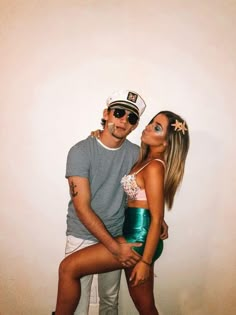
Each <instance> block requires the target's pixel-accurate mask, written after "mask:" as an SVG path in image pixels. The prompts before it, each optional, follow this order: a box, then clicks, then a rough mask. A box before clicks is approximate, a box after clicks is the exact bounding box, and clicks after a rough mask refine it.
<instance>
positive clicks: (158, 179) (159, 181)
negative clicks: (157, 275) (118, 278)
mask: <svg viewBox="0 0 236 315" xmlns="http://www.w3.org/2000/svg"><path fill="white" fill-rule="evenodd" d="M140 175H141V174H140ZM142 176H143V178H142V179H143V183H144V188H145V192H146V196H147V203H148V209H149V211H150V215H151V223H150V227H149V230H148V234H147V238H146V243H145V248H144V252H143V256H142V259H141V260H140V262H138V263H137V264H136V266H135V267H134V269H133V272H132V274H131V277H130V281H132V282H133V285H137V284H139V283H140V282H142V281H143V280H145V279H147V278H148V277H149V275H150V267H151V263H152V259H153V256H154V253H155V250H156V248H157V245H158V242H159V240H160V235H161V226H162V223H163V219H164V167H163V165H162V164H161V163H160V162H158V161H153V162H151V163H150V164H149V165H148V166H147V167H146V168H145V169H144V171H143V172H142Z"/></svg>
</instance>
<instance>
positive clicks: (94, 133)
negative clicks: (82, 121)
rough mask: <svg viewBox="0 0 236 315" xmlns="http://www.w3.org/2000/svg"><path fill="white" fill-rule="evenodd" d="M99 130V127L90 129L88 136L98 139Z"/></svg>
mask: <svg viewBox="0 0 236 315" xmlns="http://www.w3.org/2000/svg"><path fill="white" fill-rule="evenodd" d="M101 132H102V131H101V130H100V129H97V130H95V131H91V133H90V136H91V137H95V138H97V139H99V138H100V134H101Z"/></svg>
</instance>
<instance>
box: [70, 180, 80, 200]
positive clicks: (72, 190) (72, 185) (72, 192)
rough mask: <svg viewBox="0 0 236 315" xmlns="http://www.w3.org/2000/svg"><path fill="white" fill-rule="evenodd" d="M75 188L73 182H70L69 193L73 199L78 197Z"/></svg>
mask: <svg viewBox="0 0 236 315" xmlns="http://www.w3.org/2000/svg"><path fill="white" fill-rule="evenodd" d="M75 187H77V186H76V185H75V184H74V183H73V181H71V183H70V193H71V196H72V197H73V198H74V197H76V196H77V195H78V191H75Z"/></svg>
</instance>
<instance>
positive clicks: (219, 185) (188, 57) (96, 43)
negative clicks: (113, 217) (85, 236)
mask: <svg viewBox="0 0 236 315" xmlns="http://www.w3.org/2000/svg"><path fill="white" fill-rule="evenodd" d="M235 21H236V1H235V0H232V1H230V0H224V1H223V0H221V1H220V0H215V1H213V0H205V1H203V0H198V1H193V0H188V1H187V0H185V1H184V0H166V1H160V0H156V1H154V0H146V1H137V0H136V1H134V0H126V1H123V0H119V1H117V0H110V1H105V0H99V1H94V0H90V1H82V0H81V1H79V0H78V1H76V0H57V1H56V0H55V1H53V0H47V1H36V0H31V1H29V0H22V1H16V0H12V1H4V0H1V1H0V55H1V58H0V73H1V74H0V108H1V116H0V131H1V133H0V140H1V154H0V172H1V173H0V176H1V190H0V200H1V232H0V241H1V259H0V314H1V315H32V314H34V315H46V314H51V311H52V310H53V309H54V306H55V299H56V290H57V267H58V264H59V262H60V260H61V259H62V258H63V256H64V244H65V229H66V223H65V221H66V208H67V202H68V196H69V194H68V188H67V182H66V180H65V178H64V173H65V162H66V156H67V152H68V150H69V148H70V147H71V146H72V145H73V144H75V143H76V142H77V141H79V140H81V139H83V138H84V137H87V136H88V135H89V133H90V131H91V130H94V129H97V128H98V127H100V118H101V115H102V110H103V108H104V107H105V100H106V98H107V97H108V96H109V94H110V93H111V92H113V91H114V90H117V89H120V88H129V89H134V90H136V91H138V92H139V93H140V94H141V95H142V96H143V98H144V99H145V100H146V102H147V104H148V107H147V109H146V112H145V113H144V115H143V118H142V121H141V123H140V125H139V127H138V128H137V129H136V131H135V132H134V133H133V134H132V135H130V137H129V139H130V140H132V141H134V142H136V143H139V139H140V134H141V130H142V129H143V128H144V126H145V125H146V124H147V123H148V121H149V120H150V118H151V117H152V116H153V115H154V114H155V113H157V112H158V111H159V110H162V109H170V110H173V111H176V112H177V113H180V114H182V115H183V116H184V117H185V118H186V120H187V122H188V124H189V127H190V134H191V149H190V153H189V156H188V161H187V166H186V174H185V178H184V181H183V184H182V187H181V190H180V191H179V193H178V195H177V197H176V201H175V206H174V209H173V211H172V212H170V213H167V214H166V220H167V221H168V224H169V232H170V236H169V239H168V240H167V241H166V243H165V251H164V254H163V256H162V258H161V259H160V261H158V262H157V263H156V265H155V272H156V278H155V295H156V301H157V305H158V306H159V310H160V314H162V315H212V314H214V315H222V314H223V315H233V314H236V302H235V294H236V253H235V242H236V229H235V219H236V215H235V201H236V200H235V184H236V176H235V140H234V139H233V137H234V134H235V124H234V125H233V123H234V121H235V117H236V109H235V97H236V92H235V82H236V60H235V55H236V35H235V27H236V22H235ZM121 287H122V288H121V289H122V290H121V296H120V299H121V306H120V314H121V315H125V314H127V315H128V314H129V315H130V314H136V312H135V310H134V308H133V305H132V302H131V301H130V298H129V296H128V293H127V290H126V284H125V281H122V286H121Z"/></svg>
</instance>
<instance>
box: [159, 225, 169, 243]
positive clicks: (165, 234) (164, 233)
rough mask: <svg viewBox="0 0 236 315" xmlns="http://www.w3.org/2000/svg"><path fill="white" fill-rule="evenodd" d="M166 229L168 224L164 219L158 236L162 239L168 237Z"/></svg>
mask: <svg viewBox="0 0 236 315" xmlns="http://www.w3.org/2000/svg"><path fill="white" fill-rule="evenodd" d="M168 229H169V227H168V225H167V224H166V221H165V220H163V222H162V225H161V235H160V238H161V239H162V240H165V239H167V238H168V237H169V235H168Z"/></svg>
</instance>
